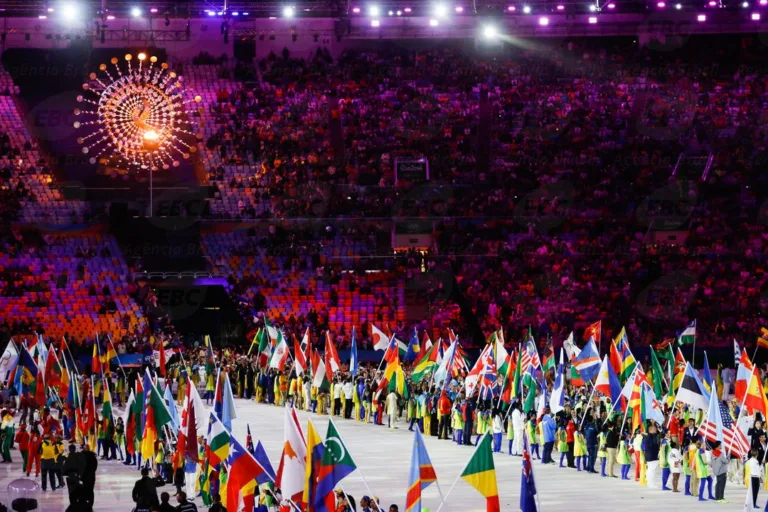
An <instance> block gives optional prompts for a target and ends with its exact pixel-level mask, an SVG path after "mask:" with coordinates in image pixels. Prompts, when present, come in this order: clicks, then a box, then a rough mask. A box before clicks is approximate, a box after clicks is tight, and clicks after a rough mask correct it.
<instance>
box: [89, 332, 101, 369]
mask: <svg viewBox="0 0 768 512" xmlns="http://www.w3.org/2000/svg"><path fill="white" fill-rule="evenodd" d="M91 373H93V374H94V375H98V374H99V373H101V352H100V351H99V340H96V341H94V342H93V358H92V359H91Z"/></svg>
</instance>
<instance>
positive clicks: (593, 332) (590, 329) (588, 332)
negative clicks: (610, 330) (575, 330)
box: [584, 320, 602, 345]
mask: <svg viewBox="0 0 768 512" xmlns="http://www.w3.org/2000/svg"><path fill="white" fill-rule="evenodd" d="M601 323H602V320H598V321H597V322H595V323H593V324H590V325H589V326H587V328H586V329H585V330H584V340H585V341H588V340H589V338H594V340H595V343H597V344H598V345H600V331H601V330H602V329H601V328H600V324H601Z"/></svg>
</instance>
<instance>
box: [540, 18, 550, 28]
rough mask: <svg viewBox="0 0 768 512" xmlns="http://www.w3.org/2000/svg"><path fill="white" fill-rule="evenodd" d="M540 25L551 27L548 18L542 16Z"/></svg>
mask: <svg viewBox="0 0 768 512" xmlns="http://www.w3.org/2000/svg"><path fill="white" fill-rule="evenodd" d="M539 25H541V26H542V27H546V26H547V25H549V18H547V17H546V16H542V17H541V18H539Z"/></svg>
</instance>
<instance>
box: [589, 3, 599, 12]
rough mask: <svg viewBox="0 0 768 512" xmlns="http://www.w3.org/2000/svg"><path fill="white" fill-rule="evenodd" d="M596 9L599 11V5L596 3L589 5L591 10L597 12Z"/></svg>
mask: <svg viewBox="0 0 768 512" xmlns="http://www.w3.org/2000/svg"><path fill="white" fill-rule="evenodd" d="M595 11H597V6H596V5H595V4H590V5H589V12H595Z"/></svg>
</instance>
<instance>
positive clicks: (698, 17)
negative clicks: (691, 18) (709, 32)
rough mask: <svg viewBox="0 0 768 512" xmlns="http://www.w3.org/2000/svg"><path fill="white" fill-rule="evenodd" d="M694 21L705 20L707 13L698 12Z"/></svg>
mask: <svg viewBox="0 0 768 512" xmlns="http://www.w3.org/2000/svg"><path fill="white" fill-rule="evenodd" d="M696 21H698V22H704V21H707V15H706V14H699V15H698V16H696Z"/></svg>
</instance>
